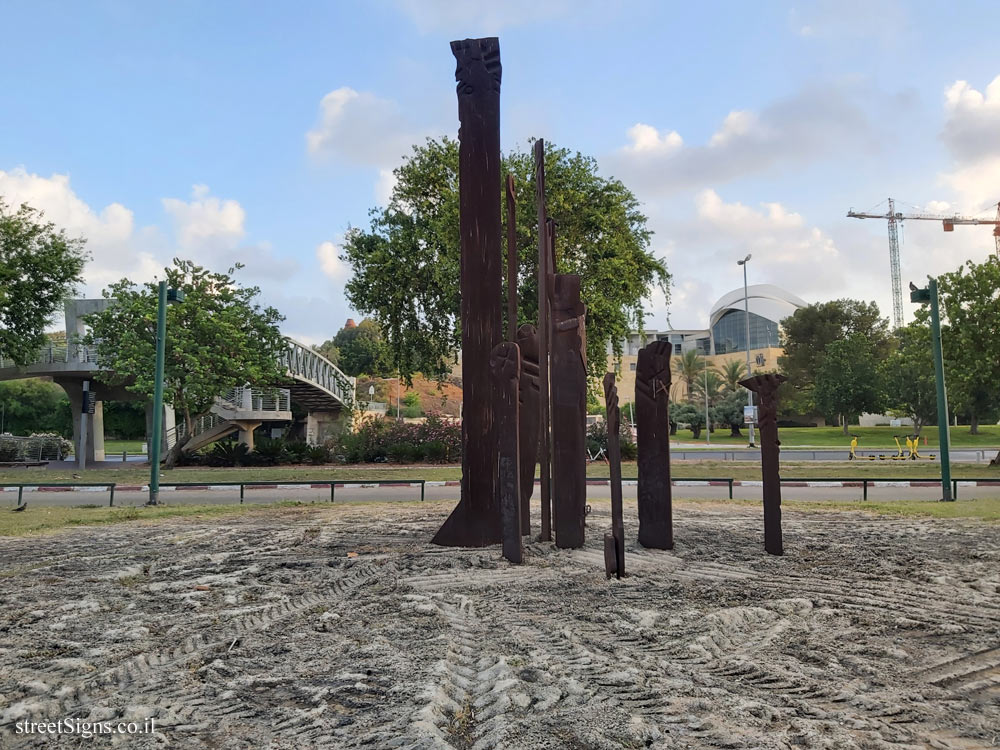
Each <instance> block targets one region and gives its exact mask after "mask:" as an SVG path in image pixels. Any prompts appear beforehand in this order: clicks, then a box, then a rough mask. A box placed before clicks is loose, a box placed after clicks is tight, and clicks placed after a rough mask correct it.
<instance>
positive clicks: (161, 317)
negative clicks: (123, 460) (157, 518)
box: [147, 281, 167, 505]
mask: <svg viewBox="0 0 1000 750" xmlns="http://www.w3.org/2000/svg"><path fill="white" fill-rule="evenodd" d="M156 304H157V307H156V375H155V378H156V379H155V381H154V385H153V438H152V445H150V451H149V461H150V467H149V502H148V503H147V504H148V505H156V504H157V502H158V500H159V497H160V434H161V433H162V431H163V360H164V359H165V357H166V346H167V282H166V281H161V282H160V284H159V297H158V301H157V303H156Z"/></svg>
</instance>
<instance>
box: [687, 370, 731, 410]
mask: <svg viewBox="0 0 1000 750" xmlns="http://www.w3.org/2000/svg"><path fill="white" fill-rule="evenodd" d="M724 385H725V383H724V382H723V379H722V377H721V376H720V375H719V373H718V371H716V370H715V369H714V368H712V367H709V368H708V372H704V371H702V374H701V377H700V378H698V379H697V380H696V381H695V382H694V391H695V395H696V396H697V397H698V400H699V401H700V402H702V403H704V401H705V392H706V391H707V392H708V405H709V406H714V405H715V402H716V401H718V400H719V398H720V397H721V396H722V389H723V386H724Z"/></svg>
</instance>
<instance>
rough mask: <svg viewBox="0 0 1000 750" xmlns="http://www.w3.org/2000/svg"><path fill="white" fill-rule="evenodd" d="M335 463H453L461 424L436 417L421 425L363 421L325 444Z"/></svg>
mask: <svg viewBox="0 0 1000 750" xmlns="http://www.w3.org/2000/svg"><path fill="white" fill-rule="evenodd" d="M326 448H327V450H328V451H329V453H330V454H331V455H332V456H334V457H335V460H337V461H340V462H344V463H362V462H364V463H372V462H375V463H381V462H383V461H385V460H387V459H389V460H393V461H422V460H425V459H428V460H431V461H457V460H458V459H459V458H461V450H462V428H461V425H459V424H456V423H452V422H446V421H444V420H443V419H442V418H441V417H440V416H438V415H436V414H433V413H432V414H430V415H428V417H427V419H426V420H425V421H424V423H423V424H405V423H402V422H397V421H395V420H392V419H385V418H378V417H373V418H369V419H365V420H364V421H363V422H361V424H359V425H358V427H357V429H356V430H355V431H354V432H349V431H345V432H343V433H342V434H341V435H339V436H337V437H336V438H334V439H332V440H330V441H328V442H327V444H326Z"/></svg>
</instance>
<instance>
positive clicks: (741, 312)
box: [708, 284, 808, 354]
mask: <svg viewBox="0 0 1000 750" xmlns="http://www.w3.org/2000/svg"><path fill="white" fill-rule="evenodd" d="M806 304H808V303H807V302H806V301H805V300H804V299H802V298H801V297H797V296H795V295H794V294H792V293H791V292H786V291H785V290H784V289H782V288H781V287H777V286H774V285H773V284H754V285H753V286H750V287H748V288H747V290H746V295H745V298H744V290H743V287H740V288H738V289H734V290H733V291H731V292H729V293H728V294H724V295H723V296H722V297H721V298H720V299H719V301H718V302H716V303H715V305H713V307H712V311H711V313H710V314H709V322H708V325H709V333H710V337H711V340H712V354H729V353H731V352H745V351H746V350H747V349H748V348H749V349H750V350H751V351H753V350H755V349H773V348H777V347H778V346H780V336H779V329H780V327H781V321H782V320H784V319H785V318H787V317H788V316H790V315H791V314H792V313H794V312H795V311H796V310H798V309H799V308H800V307H805V306H806ZM746 309H748V310H749V312H750V342H749V347H748V346H747V324H746Z"/></svg>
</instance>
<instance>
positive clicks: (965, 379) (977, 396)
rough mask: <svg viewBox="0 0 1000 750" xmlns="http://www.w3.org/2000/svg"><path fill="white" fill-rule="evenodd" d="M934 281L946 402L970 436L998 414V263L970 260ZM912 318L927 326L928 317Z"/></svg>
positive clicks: (923, 312) (920, 314)
mask: <svg viewBox="0 0 1000 750" xmlns="http://www.w3.org/2000/svg"><path fill="white" fill-rule="evenodd" d="M937 281H938V298H939V299H940V302H941V315H942V317H943V318H944V321H943V322H944V323H945V325H943V326H942V331H941V341H942V346H943V348H944V364H945V381H946V383H947V385H948V398H949V400H950V401H951V402H952V403H953V404H954V406H955V410H956V411H958V412H959V413H962V414H965V415H967V416H968V418H969V425H970V428H969V429H970V432H971V433H972V434H973V435H975V434H977V433H978V431H979V422H980V420H982V419H985V418H987V417H993V416H994V415H995V414H996V412H997V410H998V409H1000V335H998V331H1000V263H998V262H996V261H994V260H987V261H985V262H984V263H973V262H972V261H971V260H970V261H967V262H966V263H965V265H964V266H962V267H961V268H959V269H958V270H957V271H953V272H952V273H945V274H942V275H941V276H938V280H937ZM917 316H918V320H922V321H923V320H927V318H928V317H929V311H928V310H926V309H921V310H919V311H918V313H917ZM994 418H995V417H994Z"/></svg>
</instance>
